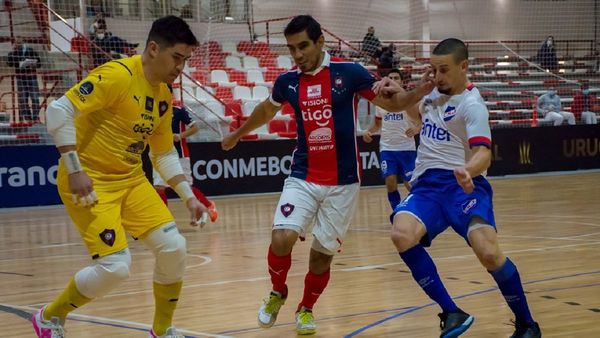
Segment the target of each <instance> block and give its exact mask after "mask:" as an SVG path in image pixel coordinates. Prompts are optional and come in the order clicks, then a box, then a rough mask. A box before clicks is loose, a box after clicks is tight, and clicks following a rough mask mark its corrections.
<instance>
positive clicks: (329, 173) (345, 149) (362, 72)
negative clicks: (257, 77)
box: [270, 52, 375, 185]
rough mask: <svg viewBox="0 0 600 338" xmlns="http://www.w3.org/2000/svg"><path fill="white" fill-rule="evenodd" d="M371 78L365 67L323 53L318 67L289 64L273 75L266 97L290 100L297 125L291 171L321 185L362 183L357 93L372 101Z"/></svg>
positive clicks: (294, 174) (279, 101) (283, 101)
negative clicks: (309, 68)
mask: <svg viewBox="0 0 600 338" xmlns="http://www.w3.org/2000/svg"><path fill="white" fill-rule="evenodd" d="M374 81H375V79H374V78H373V76H372V75H371V74H370V73H369V72H368V71H367V70H366V69H365V68H364V67H363V66H361V65H359V64H356V63H353V62H347V61H344V60H341V59H337V58H334V57H331V56H330V55H329V54H328V53H327V52H325V56H324V58H323V63H322V65H321V67H319V68H318V69H317V70H316V71H314V72H312V73H303V72H301V71H299V70H298V69H296V68H293V69H291V70H290V71H288V72H287V73H284V74H281V75H280V76H279V77H278V78H277V80H276V81H275V84H274V86H273V91H272V93H271V97H270V100H271V102H272V103H273V104H275V105H281V104H283V103H286V102H287V103H289V104H290V105H291V106H292V107H293V108H294V111H295V115H296V121H297V128H298V130H297V132H298V138H297V145H296V149H295V150H294V154H293V160H292V167H291V174H290V176H292V177H295V178H299V179H303V180H306V181H308V182H312V183H316V184H321V185H346V184H352V183H356V182H360V165H359V163H360V161H359V160H360V156H359V152H358V147H357V144H356V123H357V120H356V118H357V104H358V99H359V97H358V95H360V96H363V97H364V98H366V99H367V100H369V101H370V100H372V99H373V98H374V97H375V93H373V91H372V90H371V87H372V86H373V83H374Z"/></svg>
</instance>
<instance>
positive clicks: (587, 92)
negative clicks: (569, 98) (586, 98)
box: [581, 89, 590, 95]
mask: <svg viewBox="0 0 600 338" xmlns="http://www.w3.org/2000/svg"><path fill="white" fill-rule="evenodd" d="M581 93H582V94H583V95H588V94H589V93H590V90H589V89H584V90H582V91H581Z"/></svg>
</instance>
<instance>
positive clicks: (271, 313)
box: [258, 291, 285, 329]
mask: <svg viewBox="0 0 600 338" xmlns="http://www.w3.org/2000/svg"><path fill="white" fill-rule="evenodd" d="M283 304H285V298H283V297H282V296H281V294H280V293H279V292H275V291H271V293H270V294H269V298H267V299H265V300H263V304H262V305H261V307H260V309H258V325H259V326H260V327H262V328H265V329H266V328H269V327H271V326H273V324H275V320H277V315H278V314H279V309H281V306H282V305H283Z"/></svg>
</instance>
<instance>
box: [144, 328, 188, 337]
mask: <svg viewBox="0 0 600 338" xmlns="http://www.w3.org/2000/svg"><path fill="white" fill-rule="evenodd" d="M149 334H150V335H149V336H148V337H150V338H185V336H184V335H182V334H179V333H178V332H177V329H175V327H174V326H171V327H170V328H168V329H167V332H165V334H163V335H162V336H157V335H156V334H155V333H154V330H150V333H149Z"/></svg>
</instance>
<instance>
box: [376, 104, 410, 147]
mask: <svg viewBox="0 0 600 338" xmlns="http://www.w3.org/2000/svg"><path fill="white" fill-rule="evenodd" d="M375 118H376V119H381V140H380V141H379V150H380V151H407V150H412V151H414V150H416V149H417V148H416V146H415V139H414V138H413V137H408V136H406V131H407V130H408V128H410V127H412V122H411V121H410V117H409V116H408V114H406V112H404V111H401V112H398V113H396V112H388V111H386V110H384V109H382V108H379V107H377V110H376V112H375Z"/></svg>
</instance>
